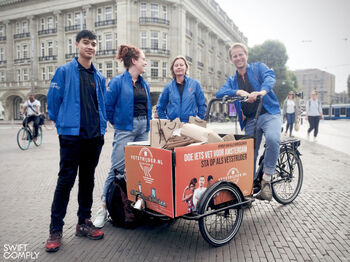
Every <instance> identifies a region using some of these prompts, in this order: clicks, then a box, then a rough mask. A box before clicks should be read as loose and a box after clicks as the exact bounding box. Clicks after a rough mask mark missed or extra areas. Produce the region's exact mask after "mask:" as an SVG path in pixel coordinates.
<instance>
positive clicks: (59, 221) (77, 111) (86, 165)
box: [45, 30, 106, 252]
mask: <svg viewBox="0 0 350 262" xmlns="http://www.w3.org/2000/svg"><path fill="white" fill-rule="evenodd" d="M75 45H76V47H77V48H78V52H79V55H78V58H74V59H73V60H72V61H71V62H69V63H67V64H65V65H63V66H60V67H59V68H57V70H56V73H55V75H54V76H53V78H52V80H51V84H50V88H49V92H48V94H47V108H48V113H49V117H50V119H51V120H52V121H54V122H55V124H56V128H57V133H58V136H59V143H60V170H59V173H58V180H57V186H56V190H55V194H54V199H53V202H52V207H51V224H50V237H49V239H48V240H47V242H46V244H45V248H46V251H48V252H55V251H57V250H58V249H59V248H60V245H61V238H62V229H63V225H64V222H63V219H64V217H65V215H66V210H67V205H68V202H69V194H70V191H71V189H72V187H73V185H74V181H75V178H76V176H77V170H78V169H79V189H78V203H79V209H78V213H77V215H78V224H77V226H76V235H77V236H86V237H88V238H89V239H95V240H97V239H101V238H103V232H102V231H101V230H99V229H97V228H95V227H94V226H93V224H92V222H91V220H90V217H91V206H92V197H93V189H94V176H95V168H96V166H97V164H98V160H99V157H100V153H101V149H102V146H103V144H104V137H103V136H104V133H105V130H106V110H105V104H104V93H105V91H106V84H105V78H104V76H103V75H102V74H101V73H100V72H98V71H97V70H96V69H95V67H94V66H93V64H92V59H93V57H94V56H95V53H96V45H97V43H96V35H95V34H94V33H93V32H91V31H88V30H83V31H81V32H79V33H78V34H77V36H76V43H75Z"/></svg>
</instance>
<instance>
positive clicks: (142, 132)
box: [101, 116, 148, 202]
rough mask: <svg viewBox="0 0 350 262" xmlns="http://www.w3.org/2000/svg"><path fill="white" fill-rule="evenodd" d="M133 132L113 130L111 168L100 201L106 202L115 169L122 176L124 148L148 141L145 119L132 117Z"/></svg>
mask: <svg viewBox="0 0 350 262" xmlns="http://www.w3.org/2000/svg"><path fill="white" fill-rule="evenodd" d="M133 126H134V129H133V131H127V130H119V129H115V130H114V139H113V144H112V146H113V149H112V156H111V168H110V170H109V173H108V175H107V178H106V182H105V185H104V188H103V194H102V197H101V199H102V201H103V202H106V195H107V191H108V188H109V186H110V184H111V183H112V182H113V181H114V178H115V173H114V170H115V169H116V170H117V171H118V172H119V173H120V174H121V175H122V176H123V178H125V176H124V169H125V155H124V146H126V145H127V143H129V142H137V141H146V140H148V131H147V117H146V116H144V117H143V116H139V117H134V120H133Z"/></svg>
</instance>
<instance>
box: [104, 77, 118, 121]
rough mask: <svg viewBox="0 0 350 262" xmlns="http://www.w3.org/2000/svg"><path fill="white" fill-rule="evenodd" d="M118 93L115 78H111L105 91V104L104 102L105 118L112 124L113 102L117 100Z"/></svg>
mask: <svg viewBox="0 0 350 262" xmlns="http://www.w3.org/2000/svg"><path fill="white" fill-rule="evenodd" d="M118 94H119V88H118V83H117V81H116V80H115V79H112V80H111V81H110V82H109V83H108V88H107V90H106V92H105V104H106V115H107V120H108V121H109V122H110V123H111V124H112V125H114V113H115V104H116V102H117V97H118Z"/></svg>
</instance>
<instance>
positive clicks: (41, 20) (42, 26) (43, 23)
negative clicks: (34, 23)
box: [40, 18, 45, 30]
mask: <svg viewBox="0 0 350 262" xmlns="http://www.w3.org/2000/svg"><path fill="white" fill-rule="evenodd" d="M40 30H45V18H41V19H40Z"/></svg>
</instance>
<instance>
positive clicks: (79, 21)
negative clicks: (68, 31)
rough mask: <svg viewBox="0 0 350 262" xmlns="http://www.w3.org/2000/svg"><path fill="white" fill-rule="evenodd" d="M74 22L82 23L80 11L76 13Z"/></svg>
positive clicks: (76, 23)
mask: <svg viewBox="0 0 350 262" xmlns="http://www.w3.org/2000/svg"><path fill="white" fill-rule="evenodd" d="M74 24H75V25H81V15H80V12H75V13H74Z"/></svg>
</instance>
